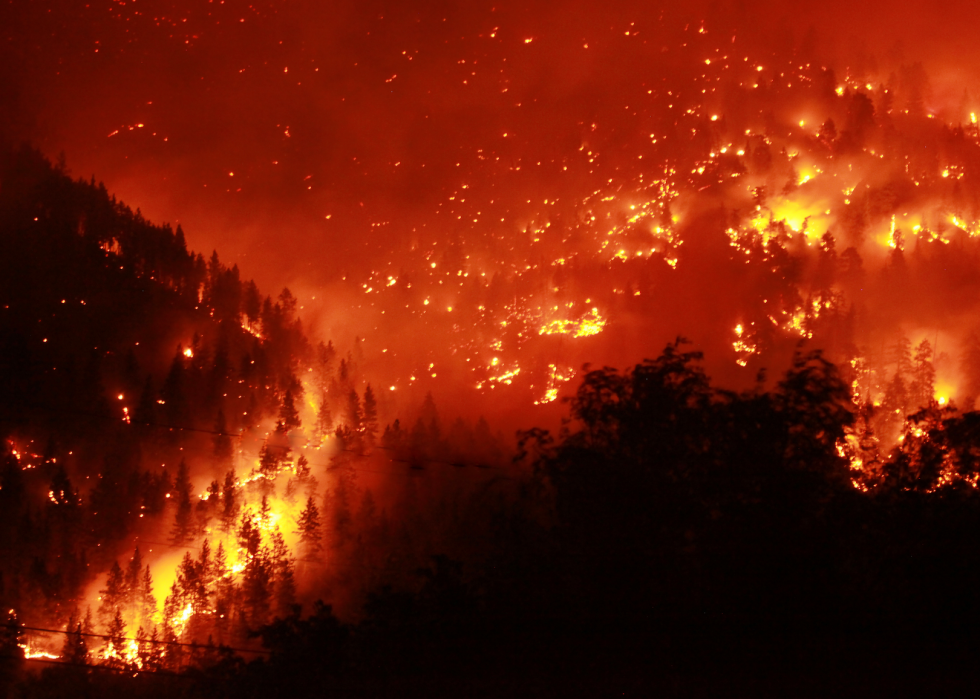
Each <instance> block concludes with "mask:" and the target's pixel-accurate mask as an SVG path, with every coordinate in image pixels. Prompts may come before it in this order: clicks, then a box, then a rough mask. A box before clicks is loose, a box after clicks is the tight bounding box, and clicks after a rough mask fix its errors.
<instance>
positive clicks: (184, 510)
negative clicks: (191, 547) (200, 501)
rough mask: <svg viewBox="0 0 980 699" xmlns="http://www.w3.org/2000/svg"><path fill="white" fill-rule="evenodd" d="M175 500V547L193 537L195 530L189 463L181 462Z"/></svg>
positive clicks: (172, 535) (173, 531) (173, 533)
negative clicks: (192, 532)
mask: <svg viewBox="0 0 980 699" xmlns="http://www.w3.org/2000/svg"><path fill="white" fill-rule="evenodd" d="M174 500H175V501H176V503H177V514H176V516H175V517H174V526H173V530H172V532H171V539H172V541H173V543H174V545H177V546H179V545H181V544H183V543H184V542H185V541H187V539H188V538H190V536H191V530H192V529H193V519H192V517H193V514H194V512H193V509H192V508H191V481H190V476H189V474H188V472H187V462H186V461H184V460H183V459H181V460H180V466H178V467H177V480H176V482H175V483H174Z"/></svg>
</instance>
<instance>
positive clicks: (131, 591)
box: [125, 546, 143, 608]
mask: <svg viewBox="0 0 980 699" xmlns="http://www.w3.org/2000/svg"><path fill="white" fill-rule="evenodd" d="M142 575H143V557H142V556H141V555H140V548H139V546H137V547H136V548H135V549H134V550H133V557H132V558H130V559H129V564H128V565H127V566H126V587H125V600H126V602H125V603H126V606H127V607H129V608H133V607H134V606H136V605H137V604H138V603H139V592H140V582H141V580H140V579H141V577H142Z"/></svg>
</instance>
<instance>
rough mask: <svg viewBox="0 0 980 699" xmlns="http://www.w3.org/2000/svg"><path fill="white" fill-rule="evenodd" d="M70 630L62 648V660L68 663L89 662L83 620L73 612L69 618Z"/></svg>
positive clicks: (80, 663)
mask: <svg viewBox="0 0 980 699" xmlns="http://www.w3.org/2000/svg"><path fill="white" fill-rule="evenodd" d="M67 629H68V631H67V633H66V634H65V645H64V646H63V647H62V649H61V657H62V660H63V661H64V662H66V663H73V664H77V665H84V664H86V663H87V662H88V644H87V643H86V642H85V636H84V635H82V634H83V632H82V622H80V621H78V620H77V619H76V618H75V615H74V614H72V615H71V617H70V618H69V619H68V627H67Z"/></svg>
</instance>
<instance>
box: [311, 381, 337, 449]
mask: <svg viewBox="0 0 980 699" xmlns="http://www.w3.org/2000/svg"><path fill="white" fill-rule="evenodd" d="M331 427H333V416H332V415H331V414H330V402H329V399H328V396H327V392H326V391H322V392H321V394H320V407H319V408H318V409H317V412H316V429H315V431H314V434H315V437H314V438H315V439H316V440H317V441H322V440H323V439H324V438H326V436H327V435H329V434H330V428H331Z"/></svg>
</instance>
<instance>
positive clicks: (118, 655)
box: [106, 607, 126, 666]
mask: <svg viewBox="0 0 980 699" xmlns="http://www.w3.org/2000/svg"><path fill="white" fill-rule="evenodd" d="M125 636H126V623H125V622H124V621H123V618H122V612H120V611H119V608H118V607H117V608H116V613H115V615H114V616H113V617H112V621H111V622H109V627H108V629H106V655H107V656H108V658H109V660H108V662H107V664H108V665H112V666H119V665H125V661H124V660H123V657H124V654H125V652H126V639H125Z"/></svg>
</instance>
